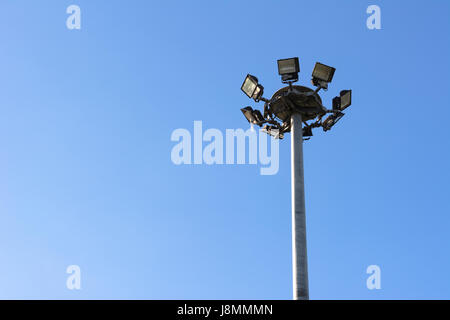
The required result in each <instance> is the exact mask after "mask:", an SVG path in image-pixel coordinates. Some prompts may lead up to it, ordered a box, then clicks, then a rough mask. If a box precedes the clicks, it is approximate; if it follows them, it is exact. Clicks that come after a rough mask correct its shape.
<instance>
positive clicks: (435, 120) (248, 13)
mask: <svg viewBox="0 0 450 320" xmlns="http://www.w3.org/2000/svg"><path fill="white" fill-rule="evenodd" d="M71 4H76V5H78V6H79V7H80V8H81V29H80V30H69V29H68V28H67V27H66V19H67V17H68V16H69V15H68V14H67V13H66V9H67V7H68V6H69V5H71ZM372 4H376V5H378V6H379V7H380V8H381V30H369V29H368V28H367V26H366V19H367V18H368V16H369V15H368V14H367V13H366V9H367V7H368V6H369V5H372ZM449 9H450V3H449V2H448V1H447V0H432V1H381V0H375V1H365V0H359V1H356V0H354V1H331V0H330V1H298V0H297V1H229V0H227V1H225V0H214V1H210V0H209V1H206V0H205V1H158V2H156V1H144V0H142V1H138V0H133V1H124V0H120V1H119V0H114V1H106V0H102V1H100V0H98V1H88V0H71V1H66V0H59V1H52V0H40V1H25V0H2V1H1V2H0V39H1V44H0V111H1V113H0V298H25V299H28V298H33V299H34V298H40V299H47V298H56V299H94V298H95V299H101V298H112V299H266V298H267V299H290V298H291V297H292V289H291V286H292V284H291V281H292V273H291V263H292V258H291V211H290V207H291V203H290V136H289V135H288V136H287V137H286V139H284V140H283V141H281V144H280V170H279V172H278V174H276V175H271V176H262V175H260V174H259V172H260V171H259V169H260V166H259V165H250V164H247V165H180V166H177V165H175V164H174V163H172V161H171V150H172V148H173V147H174V145H175V144H176V143H175V142H173V141H171V140H170V137H171V134H172V132H173V131H174V130H175V129H177V128H186V129H188V130H189V131H190V132H193V125H194V121H195V120H201V121H202V122H203V127H204V129H207V128H217V129H219V130H221V131H225V129H227V128H232V129H236V128H243V129H247V128H248V123H247V122H246V120H245V119H244V117H243V116H242V114H241V112H240V111H239V109H240V108H242V107H244V106H246V105H249V104H250V105H252V106H254V105H255V103H253V102H252V101H250V100H249V99H248V98H247V97H246V96H245V95H244V94H243V93H242V92H241V91H240V86H241V84H242V81H243V79H244V77H245V75H246V74H247V73H251V74H254V75H256V76H257V77H258V78H259V80H260V81H261V83H262V84H263V85H264V87H265V91H266V95H267V96H270V95H271V94H272V93H273V92H275V91H276V90H277V89H279V88H280V87H281V86H282V84H281V82H280V78H279V76H278V74H277V67H276V60H277V59H280V58H289V57H293V56H298V57H299V59H300V68H301V73H300V81H299V84H303V85H309V83H310V75H311V70H312V68H313V66H314V63H315V62H316V61H320V62H322V63H325V64H328V65H331V66H334V67H336V69H337V71H336V73H335V76H334V80H333V82H332V83H331V85H330V89H329V91H328V92H325V93H323V94H322V99H323V101H324V103H326V104H327V106H330V104H331V99H332V98H333V97H334V96H335V95H337V94H338V93H339V91H340V90H342V89H352V90H353V105H352V107H350V108H349V109H348V112H346V116H345V117H344V118H343V119H342V120H341V122H340V123H339V124H337V125H336V126H335V127H334V128H333V130H331V131H330V132H327V133H323V132H322V131H316V132H317V133H316V135H315V136H314V137H313V138H312V139H311V140H310V141H308V142H306V143H305V146H304V157H305V185H306V209H307V228H308V230H307V233H308V234H307V236H308V255H309V277H310V279H309V280H310V297H311V299H352V298H356V299H415V298H435V299H449V298H450V273H449V271H450V254H449V252H450V235H449V231H448V230H449V226H450V202H449V195H450V193H449V179H450V170H449V163H450V151H449V145H450V144H449V138H450V129H449V126H448V119H449V117H450V108H449V101H450V94H449V80H448V79H449V78H448V77H449V74H450V64H449V59H448V57H449V53H450V52H449V48H450V44H449V30H450V28H449V27H450V23H449V19H448V15H449V13H450V10H449ZM69 265H78V266H79V267H80V268H81V290H69V289H67V287H66V279H67V277H68V276H69V275H68V274H67V273H66V268H67V267H68V266H69ZM369 265H378V266H379V267H380V268H381V289H380V290H368V289H367V287H366V279H367V277H368V276H369V275H368V274H366V268H367V267H368V266H369Z"/></svg>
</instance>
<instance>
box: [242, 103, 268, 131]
mask: <svg viewBox="0 0 450 320" xmlns="http://www.w3.org/2000/svg"><path fill="white" fill-rule="evenodd" d="M241 111H242V113H243V114H244V117H245V118H246V119H247V121H248V122H250V123H252V124H257V125H259V126H260V127H261V126H262V123H263V122H264V118H263V116H262V114H261V111H259V110H253V109H252V107H250V106H249V107H245V108H242V109H241Z"/></svg>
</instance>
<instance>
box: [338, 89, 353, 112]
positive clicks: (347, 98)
mask: <svg viewBox="0 0 450 320" xmlns="http://www.w3.org/2000/svg"><path fill="white" fill-rule="evenodd" d="M351 104H352V90H342V91H341V93H340V94H339V97H334V98H333V110H339V111H343V110H345V109H346V108H348V107H349V106H350V105H351Z"/></svg>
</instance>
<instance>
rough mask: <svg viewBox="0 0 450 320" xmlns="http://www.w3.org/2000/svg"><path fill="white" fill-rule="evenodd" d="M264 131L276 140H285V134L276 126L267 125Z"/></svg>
mask: <svg viewBox="0 0 450 320" xmlns="http://www.w3.org/2000/svg"><path fill="white" fill-rule="evenodd" d="M262 131H263V132H265V133H267V134H269V135H271V136H272V137H274V138H275V139H283V138H284V134H283V133H282V132H280V131H279V130H278V128H277V127H276V126H269V125H265V126H264V128H263V129H262Z"/></svg>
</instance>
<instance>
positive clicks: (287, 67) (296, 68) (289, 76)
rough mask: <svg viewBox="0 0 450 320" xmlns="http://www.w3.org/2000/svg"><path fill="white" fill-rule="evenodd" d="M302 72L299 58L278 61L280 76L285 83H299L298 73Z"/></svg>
mask: <svg viewBox="0 0 450 320" xmlns="http://www.w3.org/2000/svg"><path fill="white" fill-rule="evenodd" d="M299 72H300V64H299V62H298V58H290V59H280V60H278V74H279V75H280V76H281V81H282V82H284V83H287V82H295V81H298V73H299Z"/></svg>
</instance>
